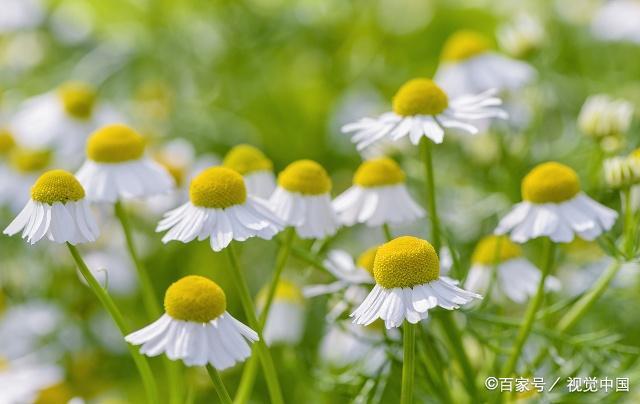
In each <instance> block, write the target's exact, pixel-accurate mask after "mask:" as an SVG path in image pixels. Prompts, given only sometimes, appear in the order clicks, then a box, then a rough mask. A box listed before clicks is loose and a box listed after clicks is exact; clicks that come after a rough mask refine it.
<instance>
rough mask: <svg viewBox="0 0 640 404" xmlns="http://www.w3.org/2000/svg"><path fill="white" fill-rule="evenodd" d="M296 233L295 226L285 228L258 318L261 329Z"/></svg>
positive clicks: (265, 320)
mask: <svg viewBox="0 0 640 404" xmlns="http://www.w3.org/2000/svg"><path fill="white" fill-rule="evenodd" d="M295 235H296V231H295V228H293V227H289V228H288V229H287V230H285V235H284V242H283V243H282V244H281V245H280V251H279V252H278V257H277V258H276V265H275V268H274V269H273V277H272V278H271V283H270V284H269V290H268V291H267V298H266V300H265V302H264V307H263V308H262V312H261V313H260V317H259V319H258V320H259V321H258V322H259V324H260V329H261V330H262V329H263V328H264V325H265V323H266V322H267V317H268V316H269V310H270V309H271V304H272V303H273V298H274V297H275V295H276V290H277V289H278V283H279V282H280V276H281V275H282V270H283V269H284V267H285V265H286V264H287V259H288V258H289V254H290V253H291V244H292V243H293V238H294V236H295Z"/></svg>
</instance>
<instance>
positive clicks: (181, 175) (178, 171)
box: [155, 155, 186, 187]
mask: <svg viewBox="0 0 640 404" xmlns="http://www.w3.org/2000/svg"><path fill="white" fill-rule="evenodd" d="M155 160H156V161H157V162H158V164H160V165H161V166H163V167H164V168H165V170H167V172H168V173H169V174H171V176H172V177H173V179H174V181H175V182H176V185H177V186H178V187H180V186H182V184H184V180H185V177H186V167H185V166H183V165H179V164H175V163H174V162H172V161H169V159H167V158H165V157H164V156H162V155H158V156H156V157H155Z"/></svg>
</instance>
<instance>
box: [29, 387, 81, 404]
mask: <svg viewBox="0 0 640 404" xmlns="http://www.w3.org/2000/svg"><path fill="white" fill-rule="evenodd" d="M72 398H73V392H72V391H71V388H70V387H69V386H68V385H67V384H66V383H64V382H63V383H58V384H54V385H53V386H49V387H47V388H45V389H42V390H40V392H39V393H38V397H37V398H36V401H35V402H34V404H59V403H68V402H69V401H70V400H71V399H72Z"/></svg>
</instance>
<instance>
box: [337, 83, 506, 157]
mask: <svg viewBox="0 0 640 404" xmlns="http://www.w3.org/2000/svg"><path fill="white" fill-rule="evenodd" d="M494 94H495V91H493V90H489V91H485V92H483V93H481V94H477V95H465V96H461V97H457V98H453V99H451V100H450V99H449V96H448V95H447V93H445V92H444V91H443V90H442V89H441V88H440V87H439V86H438V85H436V84H435V83H434V82H433V81H432V80H429V79H422V78H420V79H413V80H409V81H408V82H407V83H405V84H404V85H403V86H402V87H400V89H399V90H398V92H397V93H396V95H395V96H394V97H393V112H387V113H384V114H382V115H380V116H379V117H377V118H363V119H361V120H359V121H357V122H354V123H350V124H347V125H344V126H343V127H342V131H343V132H344V133H350V132H354V134H353V135H352V137H351V141H352V142H353V143H356V147H357V149H358V150H362V149H364V148H366V147H368V146H370V145H372V144H374V143H376V142H378V141H380V140H383V139H385V138H388V139H391V140H399V139H402V138H404V137H405V136H408V137H409V139H410V140H411V143H413V144H414V145H417V144H419V143H420V140H421V139H422V137H427V138H429V139H431V140H432V141H433V142H434V143H442V140H443V139H444V131H445V129H449V128H455V129H460V130H462V131H465V132H468V133H471V134H475V133H477V132H478V130H477V128H476V127H475V126H473V125H471V124H469V123H468V121H474V120H486V119H488V118H506V117H507V114H506V112H505V111H503V110H502V109H500V108H499V106H500V105H501V104H502V101H501V100H500V99H499V98H496V97H494Z"/></svg>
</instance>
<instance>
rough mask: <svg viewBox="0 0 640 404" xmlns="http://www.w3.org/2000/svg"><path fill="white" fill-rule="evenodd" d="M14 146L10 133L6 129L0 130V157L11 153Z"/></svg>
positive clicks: (14, 142)
mask: <svg viewBox="0 0 640 404" xmlns="http://www.w3.org/2000/svg"><path fill="white" fill-rule="evenodd" d="M15 145H16V141H15V140H14V139H13V136H12V135H11V133H10V132H9V131H8V130H6V129H0V156H1V155H5V154H7V153H9V152H10V151H11V149H13V148H14V147H15Z"/></svg>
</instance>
